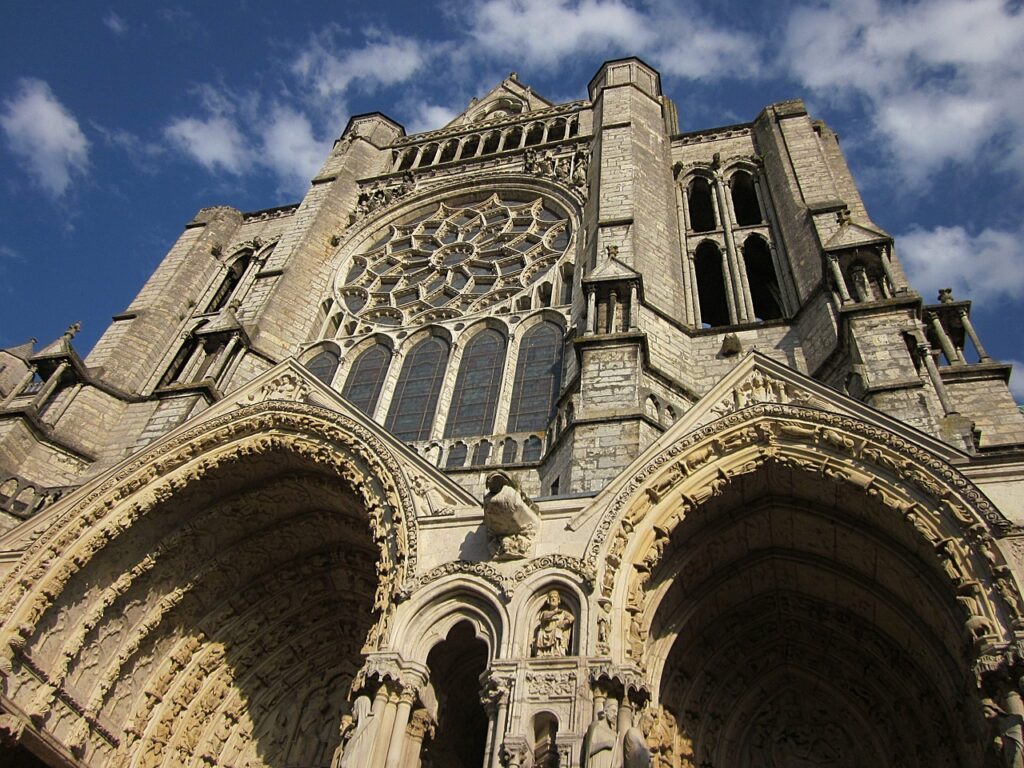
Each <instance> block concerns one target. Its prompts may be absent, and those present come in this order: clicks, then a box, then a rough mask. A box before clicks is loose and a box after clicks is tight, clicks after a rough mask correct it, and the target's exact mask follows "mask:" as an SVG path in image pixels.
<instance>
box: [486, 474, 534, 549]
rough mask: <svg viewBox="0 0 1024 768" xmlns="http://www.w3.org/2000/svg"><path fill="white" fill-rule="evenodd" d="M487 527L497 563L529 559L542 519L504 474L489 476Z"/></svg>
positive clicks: (523, 494)
mask: <svg viewBox="0 0 1024 768" xmlns="http://www.w3.org/2000/svg"><path fill="white" fill-rule="evenodd" d="M484 525H485V526H486V527H487V538H488V541H489V543H490V547H491V557H493V558H494V559H495V560H519V559H522V558H525V557H529V556H530V554H531V552H532V550H533V541H534V539H535V538H536V536H537V531H538V530H539V529H540V515H538V514H537V510H536V508H535V507H534V506H533V503H532V502H531V501H530V499H529V498H528V497H527V496H526V494H525V493H523V492H522V491H521V490H519V486H517V485H516V483H515V481H514V480H513V479H512V478H511V477H509V475H507V474H506V473H504V472H501V471H497V472H492V473H491V474H489V475H488V476H487V494H486V495H485V496H484Z"/></svg>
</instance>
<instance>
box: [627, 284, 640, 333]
mask: <svg viewBox="0 0 1024 768" xmlns="http://www.w3.org/2000/svg"><path fill="white" fill-rule="evenodd" d="M638 301H639V292H638V291H637V287H636V283H630V284H629V317H628V323H627V328H626V330H629V331H635V330H636V329H637V319H638V318H637V315H639V314H640V307H639V306H638V305H637V302H638Z"/></svg>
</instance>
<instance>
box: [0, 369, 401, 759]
mask: <svg viewBox="0 0 1024 768" xmlns="http://www.w3.org/2000/svg"><path fill="white" fill-rule="evenodd" d="M285 379H288V377H287V376H285V377H284V378H283V379H282V381H284V389H283V390H277V391H267V392H265V393H264V396H269V397H271V398H273V397H275V396H282V395H284V396H289V395H291V396H295V391H294V389H290V388H294V387H299V389H302V386H301V384H302V382H299V381H298V380H297V379H295V378H294V377H292V378H291V379H288V380H285ZM253 399H258V398H253ZM415 546H416V528H415V519H414V512H413V500H412V495H411V493H410V489H409V488H408V487H407V485H406V480H405V475H404V474H403V472H402V471H401V467H400V466H399V463H398V461H397V460H396V457H395V456H394V455H393V453H392V451H391V450H390V448H389V446H387V445H386V444H385V443H384V442H383V441H381V440H380V439H378V437H377V436H376V435H375V434H374V433H373V432H372V431H371V430H368V429H367V428H366V427H365V426H364V425H363V424H361V423H359V422H358V421H357V420H355V419H352V418H349V417H348V416H345V415H343V414H339V413H336V412H333V411H330V410H327V409H324V408H320V407H318V406H314V405H310V404H307V403H298V402H285V401H283V400H277V399H270V400H266V401H263V402H254V403H252V404H247V405H243V406H242V407H238V408H234V409H231V410H229V412H227V413H223V414H221V415H216V416H214V417H212V418H209V419H206V420H204V421H203V422H202V423H201V424H199V425H197V426H195V427H192V428H183V429H182V430H179V431H178V432H176V433H172V434H171V435H169V436H168V437H167V438H166V439H164V440H163V441H161V442H159V443H157V444H155V445H154V446H152V447H151V448H150V449H147V450H145V451H143V452H142V453H140V454H139V455H138V456H136V457H134V458H133V459H131V460H130V461H128V462H126V463H125V464H124V465H122V466H120V467H118V468H117V469H115V470H113V471H111V472H110V473H108V475H107V476H106V477H104V478H101V479H99V480H97V481H95V482H93V483H91V484H90V485H89V486H86V487H85V488H83V489H82V490H81V491H80V492H78V493H76V494H75V495H74V496H73V497H69V499H68V500H67V502H66V503H65V504H64V505H62V506H61V507H56V508H55V509H54V514H53V516H52V517H51V519H50V521H49V527H48V528H47V529H46V530H45V531H43V532H42V533H41V534H40V535H39V536H38V538H37V539H36V540H35V541H34V542H33V543H32V544H31V545H30V546H29V547H28V548H27V550H26V551H25V553H24V554H23V556H22V558H21V560H20V561H19V562H18V563H17V565H16V566H15V567H14V569H13V570H12V571H11V572H9V573H8V574H7V575H6V577H5V579H4V581H3V584H2V592H0V617H2V625H0V626H2V633H3V638H4V642H3V647H2V653H3V654H4V656H3V667H2V671H3V677H4V695H5V697H6V699H7V700H8V701H9V702H11V704H12V705H13V706H14V707H17V708H18V709H19V710H20V711H22V712H24V713H25V714H26V715H27V716H28V717H29V718H30V719H31V722H32V724H33V725H34V727H36V728H38V729H39V730H40V731H43V732H46V733H49V734H51V735H52V736H53V737H55V738H56V740H57V741H59V742H61V743H63V744H65V745H67V746H68V747H69V748H70V749H71V751H72V752H73V753H74V755H75V756H76V757H79V758H80V759H81V760H83V761H84V762H86V763H89V764H103V765H137V766H156V765H181V764H196V765H203V764H206V765H221V764H237V765H242V764H245V765H267V766H277V765H280V766H284V765H291V764H310V765H312V764H321V763H325V762H329V760H330V756H331V754H332V752H333V750H334V748H335V746H336V745H337V742H338V738H339V736H338V723H339V721H340V720H341V715H342V712H343V709H344V708H345V706H346V704H345V697H346V695H347V693H348V689H349V685H350V684H351V681H352V680H353V678H354V676H355V675H356V674H357V672H358V670H359V667H360V666H361V664H362V662H363V659H364V654H365V653H366V652H368V651H371V650H373V649H375V648H379V647H380V646H381V645H382V644H384V643H386V641H387V636H388V631H389V630H388V626H389V621H390V618H391V614H392V610H393V605H394V603H395V596H396V595H397V594H398V592H399V590H400V589H401V586H402V583H403V581H404V580H405V579H406V578H407V575H408V574H409V573H410V569H411V567H412V565H413V564H414V561H415V551H416V549H415Z"/></svg>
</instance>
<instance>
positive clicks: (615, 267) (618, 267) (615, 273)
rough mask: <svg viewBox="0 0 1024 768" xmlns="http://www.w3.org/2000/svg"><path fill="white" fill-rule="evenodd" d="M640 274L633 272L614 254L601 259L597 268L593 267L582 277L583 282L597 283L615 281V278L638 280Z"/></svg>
mask: <svg viewBox="0 0 1024 768" xmlns="http://www.w3.org/2000/svg"><path fill="white" fill-rule="evenodd" d="M639 279H640V275H638V274H637V273H636V272H634V271H633V270H632V269H630V268H629V267H627V266H626V265H625V264H623V263H622V262H621V261H619V260H618V259H616V258H615V257H614V256H610V257H608V258H606V259H605V260H604V261H602V262H601V263H600V264H599V265H598V266H597V268H595V269H594V271H593V272H591V273H590V274H589V275H587V276H586V277H585V278H583V281H584V282H587V283H597V282H602V281H609V282H612V281H617V280H639Z"/></svg>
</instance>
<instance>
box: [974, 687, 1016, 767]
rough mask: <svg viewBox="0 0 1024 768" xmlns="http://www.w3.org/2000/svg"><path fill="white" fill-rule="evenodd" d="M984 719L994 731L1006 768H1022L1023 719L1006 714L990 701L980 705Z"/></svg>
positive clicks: (1010, 713)
mask: <svg viewBox="0 0 1024 768" xmlns="http://www.w3.org/2000/svg"><path fill="white" fill-rule="evenodd" d="M981 707H982V712H983V713H984V715H985V719H986V720H988V721H989V723H991V724H992V726H993V728H994V729H995V731H996V739H995V741H996V747H997V748H998V749H999V753H1000V754H1001V755H1002V758H1003V765H1005V766H1006V768H1024V727H1022V726H1024V717H1022V716H1021V715H1016V714H1013V713H1012V712H1007V711H1006V710H1005V709H1003V708H1002V707H1001V706H999V705H998V704H996V703H995V701H993V700H992V699H985V700H984V701H983V702H982V703H981Z"/></svg>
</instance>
